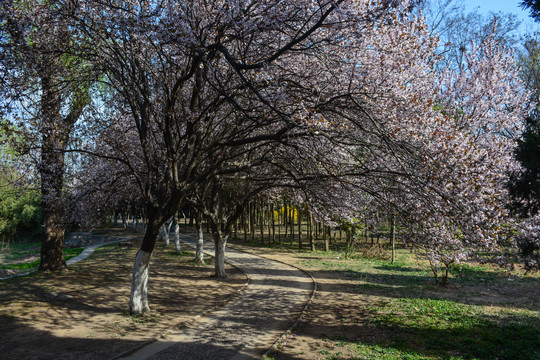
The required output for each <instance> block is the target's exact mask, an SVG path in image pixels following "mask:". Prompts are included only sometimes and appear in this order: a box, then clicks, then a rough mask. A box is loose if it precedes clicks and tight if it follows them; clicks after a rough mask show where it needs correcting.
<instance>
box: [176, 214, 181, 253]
mask: <svg viewBox="0 0 540 360" xmlns="http://www.w3.org/2000/svg"><path fill="white" fill-rule="evenodd" d="M174 248H175V249H176V252H177V253H181V252H182V246H181V245H180V224H179V223H178V222H177V221H175V222H174Z"/></svg>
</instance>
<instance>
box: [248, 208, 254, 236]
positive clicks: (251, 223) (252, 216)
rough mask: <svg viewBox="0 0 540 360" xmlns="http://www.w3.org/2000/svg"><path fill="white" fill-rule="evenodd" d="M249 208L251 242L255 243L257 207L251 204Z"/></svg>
mask: <svg viewBox="0 0 540 360" xmlns="http://www.w3.org/2000/svg"><path fill="white" fill-rule="evenodd" d="M249 208H250V210H249V224H250V230H249V231H250V232H251V241H252V242H255V206H253V203H250V205H249Z"/></svg>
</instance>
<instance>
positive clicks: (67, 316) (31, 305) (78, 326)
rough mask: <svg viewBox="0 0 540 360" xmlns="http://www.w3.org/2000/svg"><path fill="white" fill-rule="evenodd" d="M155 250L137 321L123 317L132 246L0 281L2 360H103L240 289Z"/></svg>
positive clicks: (169, 251) (241, 280) (206, 268)
mask: <svg viewBox="0 0 540 360" xmlns="http://www.w3.org/2000/svg"><path fill="white" fill-rule="evenodd" d="M173 248H174V246H171V248H165V247H164V246H162V245H158V246H157V248H156V251H155V253H154V255H153V257H152V261H151V265H150V280H149V289H150V292H149V302H150V306H151V308H152V311H151V312H150V313H149V314H148V315H145V316H143V317H138V318H132V317H130V316H129V315H128V314H127V309H128V300H129V292H130V285H131V284H130V278H131V267H132V265H133V260H134V258H135V254H136V252H137V250H138V245H137V241H134V244H133V245H125V244H123V245H118V244H115V245H109V246H105V247H103V248H99V249H97V250H96V251H95V253H94V254H93V255H92V256H91V257H90V258H89V259H87V260H85V261H83V262H81V263H78V264H74V265H72V266H70V270H69V271H68V272H66V273H64V274H59V273H53V274H51V273H47V274H43V273H34V274H31V275H29V276H25V277H19V278H14V279H8V280H4V281H1V282H0V338H2V341H1V342H0V354H2V355H1V356H0V357H1V358H2V359H109V358H111V357H113V356H115V355H116V354H120V353H122V352H124V351H126V350H128V349H131V348H132V347H134V346H136V345H138V344H140V343H142V342H144V341H146V340H149V339H153V338H155V337H157V336H159V335H160V334H162V333H163V332H165V331H166V330H168V329H170V328H172V327H173V326H175V325H177V324H179V323H181V322H183V321H186V320H189V319H191V318H192V317H193V316H195V315H197V314H200V313H203V312H205V311H206V310H208V309H211V308H213V307H215V306H218V305H220V304H221V303H223V302H224V301H225V300H226V299H228V298H229V297H230V296H231V295H232V294H234V293H235V291H237V290H238V289H240V288H241V287H242V285H244V284H245V282H246V278H245V276H244V275H243V274H242V273H240V272H239V271H238V270H236V269H234V268H232V267H230V266H228V267H227V269H226V270H227V273H228V275H229V277H228V279H226V280H217V279H214V278H212V277H211V276H212V274H213V271H214V270H213V266H212V265H211V264H207V265H202V266H197V265H195V264H194V263H193V261H192V259H193V254H192V253H190V252H184V253H183V254H181V255H178V254H176V253H175V252H174V251H173Z"/></svg>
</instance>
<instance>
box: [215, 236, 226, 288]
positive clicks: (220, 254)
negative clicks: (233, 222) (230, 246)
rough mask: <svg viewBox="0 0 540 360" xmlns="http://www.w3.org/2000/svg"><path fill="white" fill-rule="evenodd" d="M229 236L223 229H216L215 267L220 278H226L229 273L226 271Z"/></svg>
mask: <svg viewBox="0 0 540 360" xmlns="http://www.w3.org/2000/svg"><path fill="white" fill-rule="evenodd" d="M227 239H228V236H227V235H226V234H224V233H223V232H221V231H214V246H215V257H214V268H215V274H216V277H217V278H218V279H225V278H226V277H227V274H226V273H225V248H226V246H227Z"/></svg>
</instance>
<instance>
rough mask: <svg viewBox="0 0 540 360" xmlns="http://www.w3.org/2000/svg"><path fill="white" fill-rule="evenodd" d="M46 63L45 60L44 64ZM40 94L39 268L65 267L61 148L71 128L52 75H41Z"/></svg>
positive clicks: (47, 269) (56, 269) (64, 148)
mask: <svg viewBox="0 0 540 360" xmlns="http://www.w3.org/2000/svg"><path fill="white" fill-rule="evenodd" d="M43 65H47V64H43ZM40 80H41V87H42V95H41V110H42V119H41V120H42V129H41V133H42V148H41V161H40V164H39V167H38V169H39V173H40V177H41V208H42V217H43V228H44V231H45V239H44V241H43V242H42V244H41V262H40V265H39V270H41V271H58V270H63V269H67V265H66V262H65V261H64V255H63V246H64V233H65V225H64V206H63V201H62V190H63V187H64V151H65V150H66V147H67V143H68V140H69V134H70V132H71V129H72V128H73V123H70V122H68V121H66V120H65V119H63V118H62V116H61V114H60V107H61V103H62V100H61V98H60V91H59V89H58V79H57V78H56V77H55V76H50V75H43V76H41V77H40Z"/></svg>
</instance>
